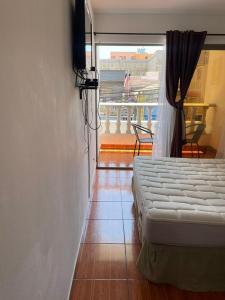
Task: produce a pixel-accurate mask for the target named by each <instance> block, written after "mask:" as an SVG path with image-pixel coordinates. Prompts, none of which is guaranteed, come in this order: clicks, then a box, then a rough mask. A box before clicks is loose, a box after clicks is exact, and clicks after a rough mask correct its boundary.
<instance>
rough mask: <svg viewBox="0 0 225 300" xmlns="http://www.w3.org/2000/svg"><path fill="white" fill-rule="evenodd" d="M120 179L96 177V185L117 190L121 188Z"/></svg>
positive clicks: (116, 177) (117, 177)
mask: <svg viewBox="0 0 225 300" xmlns="http://www.w3.org/2000/svg"><path fill="white" fill-rule="evenodd" d="M120 181H121V180H120V177H119V176H115V177H112V176H107V175H106V176H96V179H95V185H96V187H106V188H107V187H110V186H111V187H112V188H114V189H115V188H117V186H120Z"/></svg>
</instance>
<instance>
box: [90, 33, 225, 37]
mask: <svg viewBox="0 0 225 300" xmlns="http://www.w3.org/2000/svg"><path fill="white" fill-rule="evenodd" d="M94 35H158V36H164V35H166V33H162V32H161V33H150V32H149V33H147V32H94ZM207 36H225V33H207Z"/></svg>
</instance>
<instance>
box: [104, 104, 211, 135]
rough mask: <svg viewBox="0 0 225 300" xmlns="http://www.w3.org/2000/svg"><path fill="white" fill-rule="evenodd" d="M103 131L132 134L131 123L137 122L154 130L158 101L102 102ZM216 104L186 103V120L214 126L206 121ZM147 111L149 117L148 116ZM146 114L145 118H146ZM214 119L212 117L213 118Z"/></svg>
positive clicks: (191, 122)
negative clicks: (153, 114) (153, 115)
mask: <svg viewBox="0 0 225 300" xmlns="http://www.w3.org/2000/svg"><path fill="white" fill-rule="evenodd" d="M99 107H100V116H101V123H102V127H101V133H106V134H131V133H132V132H133V131H132V128H131V124H132V123H136V124H139V125H142V126H145V127H148V128H149V129H151V130H152V131H153V132H155V128H156V126H157V121H156V120H152V110H153V108H156V107H158V103H157V102H155V103H134V102H129V103H116V102H100V103H99ZM215 107H216V105H215V104H207V103H184V111H185V116H186V122H187V123H190V124H195V123H203V124H205V125H206V127H210V128H211V127H212V124H208V122H207V121H206V119H207V113H208V111H209V109H211V108H212V109H214V108H215ZM146 112H147V118H146ZM144 115H145V118H144ZM211 119H212V118H211Z"/></svg>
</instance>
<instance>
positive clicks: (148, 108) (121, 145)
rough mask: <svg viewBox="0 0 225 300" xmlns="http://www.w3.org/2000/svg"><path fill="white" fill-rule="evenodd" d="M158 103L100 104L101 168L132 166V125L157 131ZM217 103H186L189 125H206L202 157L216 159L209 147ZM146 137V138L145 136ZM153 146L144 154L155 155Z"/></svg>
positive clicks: (202, 142) (148, 147)
mask: <svg viewBox="0 0 225 300" xmlns="http://www.w3.org/2000/svg"><path fill="white" fill-rule="evenodd" d="M157 107H158V103H133V102H132V103H117V102H100V103H99V110H100V116H101V127H100V130H99V165H100V166H105V167H107V166H108V167H118V166H119V167H131V166H132V163H133V149H134V144H135V135H134V132H133V130H132V126H131V125H132V123H136V124H139V125H142V126H144V127H148V128H149V129H151V130H152V132H156V128H157V121H156V111H157ZM215 108H216V105H215V104H207V103H203V102H201V103H185V104H184V110H185V116H186V123H187V124H198V123H203V124H205V125H206V129H205V133H204V135H203V136H202V138H201V141H200V145H202V150H201V154H202V156H203V154H204V157H214V156H215V151H214V150H212V149H211V148H210V147H209V146H210V144H209V137H210V133H211V130H212V127H213V120H214V117H215ZM143 136H145V135H143ZM151 153H152V149H151V146H150V145H145V146H142V148H141V155H151ZM183 156H184V157H190V156H191V152H190V149H189V148H188V147H185V148H184V150H183Z"/></svg>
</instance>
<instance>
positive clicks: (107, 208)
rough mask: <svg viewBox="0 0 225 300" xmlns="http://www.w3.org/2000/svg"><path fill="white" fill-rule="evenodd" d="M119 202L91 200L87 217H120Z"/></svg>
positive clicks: (113, 218)
mask: <svg viewBox="0 0 225 300" xmlns="http://www.w3.org/2000/svg"><path fill="white" fill-rule="evenodd" d="M122 217H123V216H122V207H121V202H101V201H97V202H92V207H91V213H90V215H89V219H95V220H96V219H102V220H104V219H110V220H116V219H119V220H121V219H122Z"/></svg>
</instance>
